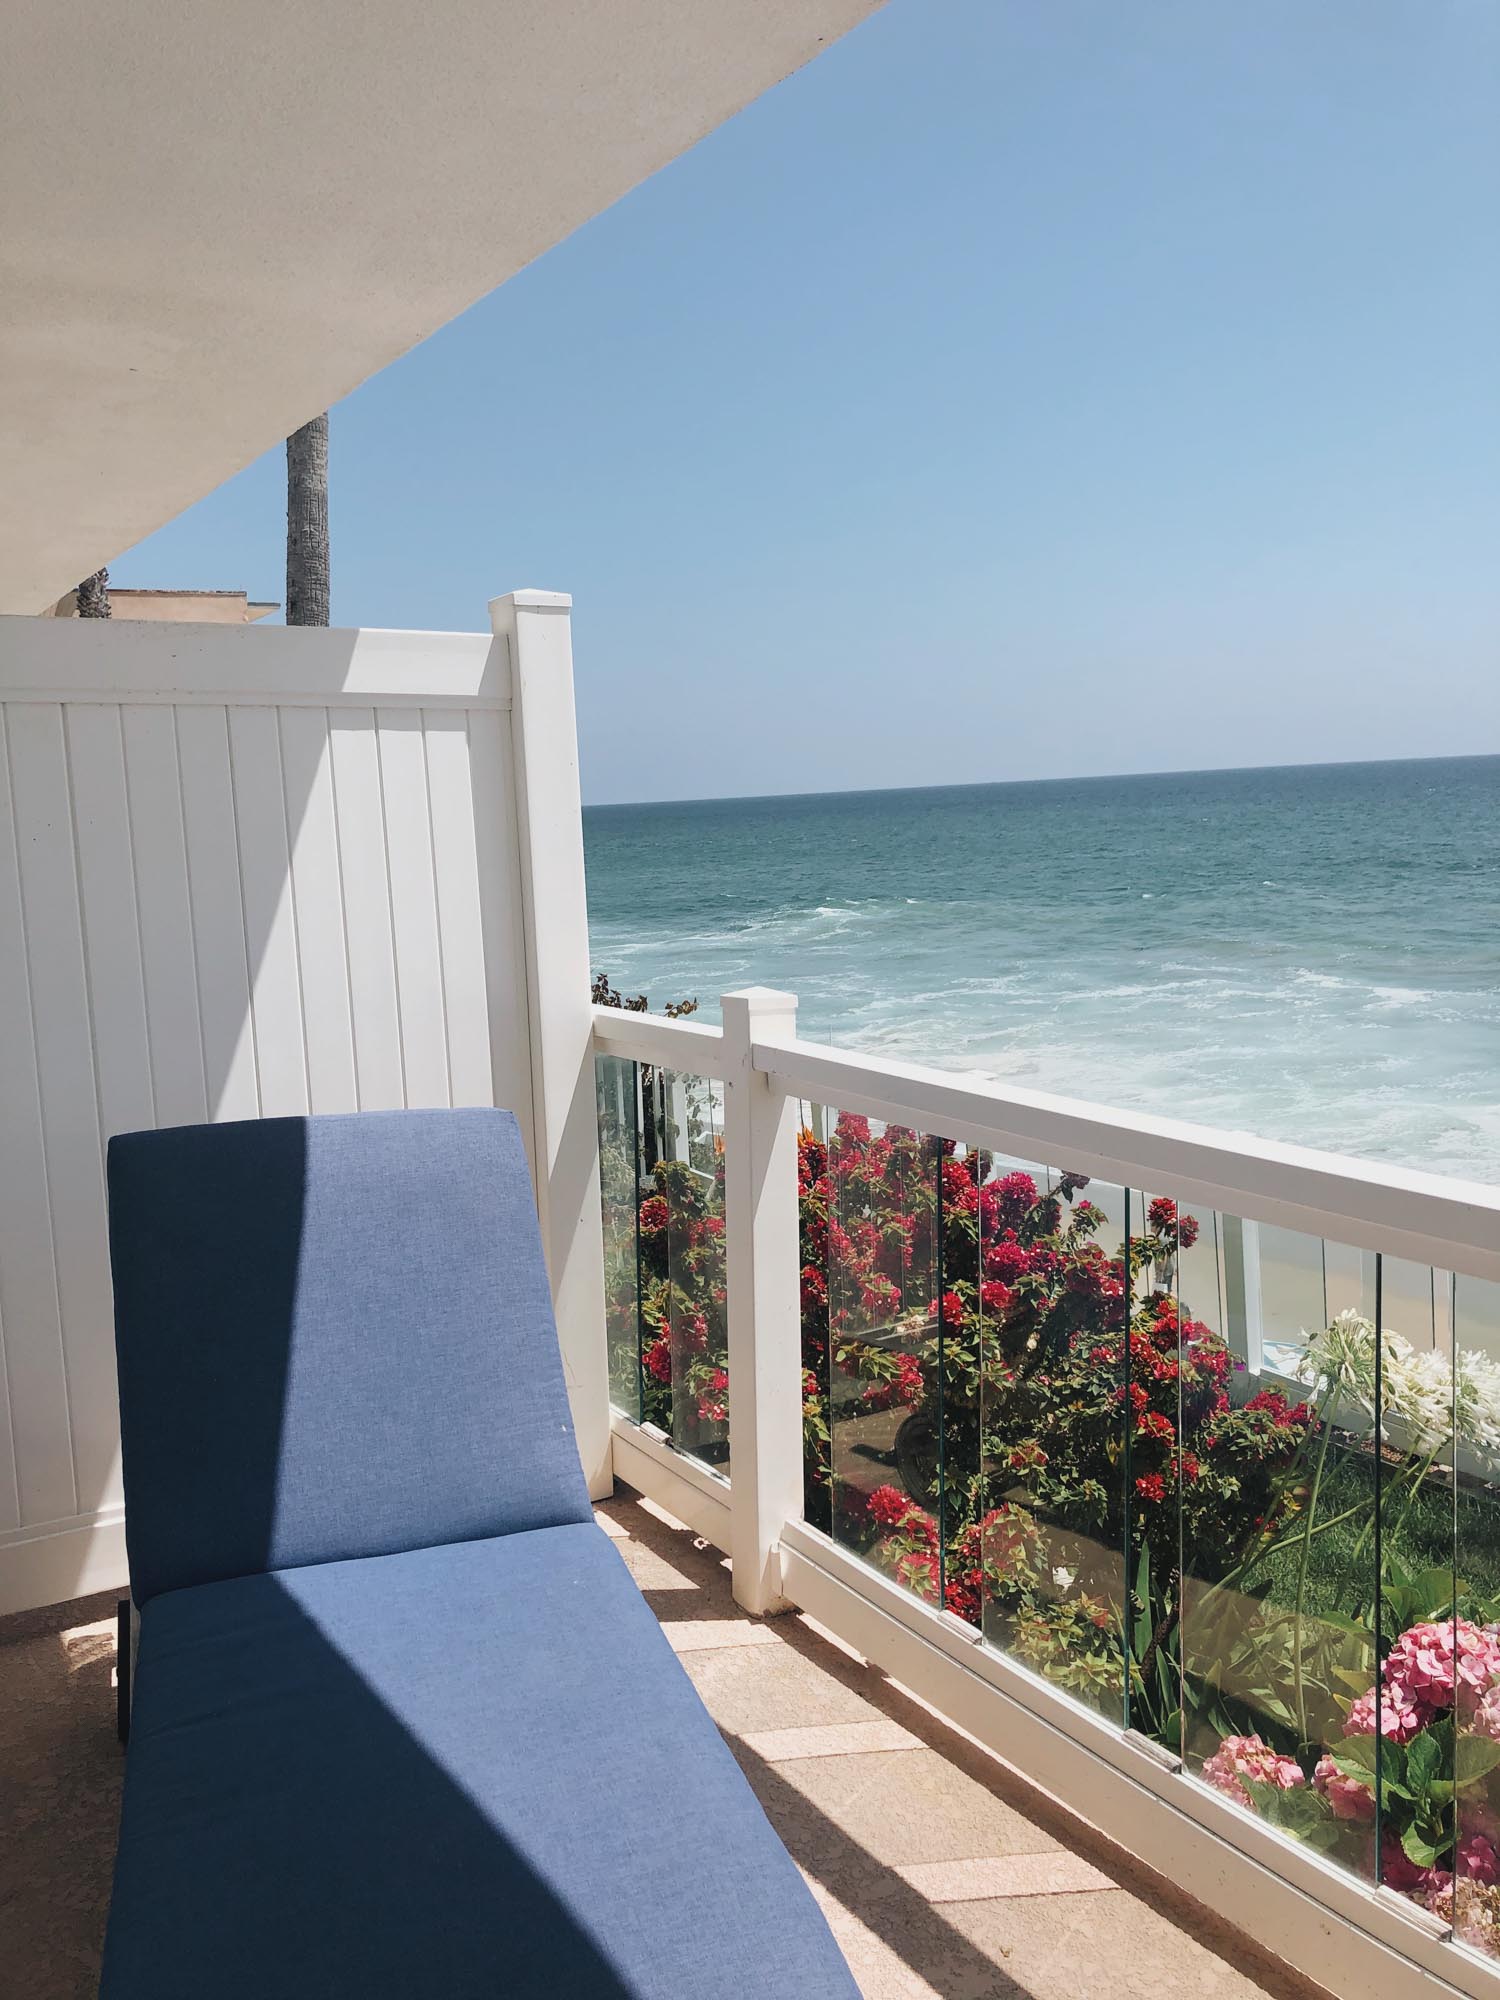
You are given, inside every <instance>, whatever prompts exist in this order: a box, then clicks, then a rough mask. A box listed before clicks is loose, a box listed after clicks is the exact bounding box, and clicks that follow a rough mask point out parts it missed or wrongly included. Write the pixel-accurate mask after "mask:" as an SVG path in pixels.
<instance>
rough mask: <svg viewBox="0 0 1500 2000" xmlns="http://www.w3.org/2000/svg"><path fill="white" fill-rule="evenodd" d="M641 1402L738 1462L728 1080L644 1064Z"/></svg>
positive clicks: (669, 1428)
mask: <svg viewBox="0 0 1500 2000" xmlns="http://www.w3.org/2000/svg"><path fill="white" fill-rule="evenodd" d="M641 1074H642V1112H641V1123H642V1130H641V1139H642V1155H643V1165H644V1166H645V1168H646V1169H647V1173H646V1181H647V1184H648V1191H647V1192H646V1193H645V1194H644V1197H643V1199H642V1202H641V1207H640V1225H639V1227H640V1271H641V1321H642V1328H641V1409H642V1415H643V1419H644V1421H646V1422H648V1423H653V1424H656V1425H657V1426H658V1427H659V1428H660V1429H662V1430H664V1431H665V1432H666V1433H667V1435H668V1436H669V1437H670V1438H671V1440H672V1442H673V1443H674V1444H675V1445H676V1446H677V1447H678V1449H679V1450H680V1451H687V1452H692V1453H693V1454H694V1456H696V1457H699V1458H702V1459H704V1460H705V1461H706V1462H707V1463H708V1464H710V1465H712V1466H714V1467H715V1469H716V1470H718V1471H721V1472H724V1473H727V1472H728V1471H729V1469H730V1445H729V1437H730V1418H729V1396H730V1386H729V1342H728V1315H727V1312H726V1305H727V1297H728V1295H727V1290H726V1280H725V1267H724V1145H723V1133H724V1106H723V1086H722V1085H720V1084H717V1083H714V1082H711V1081H710V1080H709V1079H708V1078H706V1077H697V1076H687V1075H683V1074H682V1073H680V1072H677V1071H670V1070H661V1069H651V1068H647V1067H645V1066H643V1067H642V1072H641Z"/></svg>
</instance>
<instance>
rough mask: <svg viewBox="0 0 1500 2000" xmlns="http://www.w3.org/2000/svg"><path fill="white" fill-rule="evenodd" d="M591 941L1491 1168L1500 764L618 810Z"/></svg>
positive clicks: (1086, 1072)
mask: <svg viewBox="0 0 1500 2000" xmlns="http://www.w3.org/2000/svg"><path fill="white" fill-rule="evenodd" d="M584 824H585V842H586V849H587V857H588V875H589V908H590V928H591V943H592V953H593V962H594V966H595V968H596V969H600V970H606V971H608V973H609V975H610V977H611V978H612V979H613V980H614V982H615V984H616V985H618V986H620V987H621V988H622V989H628V990H629V991H630V992H632V993H634V992H637V991H645V992H646V993H648V994H649V995H650V998H651V1002H652V1005H653V1006H654V1007H657V1008H660V1007H661V1006H662V1005H663V1004H664V1003H665V1002H667V1001H669V1000H678V999H682V998H685V997H687V996H690V995H696V996H697V997H698V998H699V1000H700V1002H701V1003H702V1004H701V1013H702V1015H703V1017H704V1018H705V1019H717V1016H718V997H719V995H720V994H721V993H723V992H726V991H728V990H730V989H731V988H733V987H736V986H740V985H745V984H748V983H760V984H763V985H769V986H781V987H788V988H790V989H791V990H792V991H793V992H795V993H796V994H797V995H798V999H799V1003H800V1007H799V1017H798V1018H799V1024H800V1027H801V1031H802V1032H803V1033H804V1034H805V1035H809V1036H812V1037H815V1038H817V1039H819V1040H827V1041H832V1042H836V1043H839V1044H841V1045H843V1046H845V1047H849V1048H857V1049H862V1050H868V1051H871V1052H874V1053H878V1054H881V1055H889V1056H900V1057H906V1058H909V1059H912V1060H916V1061H921V1062H926V1063H931V1064H934V1065H936V1066H938V1067H941V1068H946V1069H954V1070H960V1071H967V1072H971V1073H978V1074H980V1075H983V1076H986V1077H989V1078H994V1079H1000V1080H1004V1081H1007V1082H1011V1083H1016V1084H1023V1085H1026V1086H1027V1087H1029V1088H1033V1089H1038V1090H1050V1091H1058V1092H1061V1093H1063V1094H1065V1095H1068V1096H1073V1097H1083V1098H1089V1099H1092V1100H1094V1101H1095V1102H1098V1103H1104V1104H1113V1105H1118V1106H1122V1107H1128V1108H1132V1109H1140V1110H1147V1111H1154V1112H1158V1113H1161V1114H1163V1115H1167V1116H1172V1117H1180V1118H1188V1119H1192V1120H1195V1121H1198V1122H1202V1123H1207V1124H1213V1125H1218V1126H1224V1127H1228V1128H1230V1129H1231V1130H1237V1131H1245V1132H1253V1133H1257V1134H1259V1135H1261V1136H1263V1137H1267V1138H1274V1139H1286V1140H1294V1141H1297V1142H1299V1143H1301V1144H1304V1145H1312V1146H1320V1147H1327V1148H1331V1149H1333V1150H1335V1151H1339V1152H1346V1153H1354V1154H1360V1155H1364V1156H1366V1157H1372V1158H1380V1159H1386V1160H1395V1161H1400V1162H1404V1163H1406V1164H1408V1165H1412V1166H1422V1167H1427V1168H1431V1169H1433V1170H1435V1171H1438V1172H1443V1173H1453V1174H1460V1175H1463V1176H1464V1177H1466V1178H1472V1179H1479V1180H1490V1181H1500V757H1465V758H1452V759H1426V760H1423V761H1420V762H1409V763H1379V764H1338V765H1317V766H1301V767H1297V768H1288V769H1281V770H1256V771H1215V772H1200V773H1192V774H1187V775H1171V776H1163V777H1128V778H1095V779H1070V780H1060V781H1049V782H1035V783H1023V784H1004V785H974V786H952V787H943V788H940V789H933V790H920V791H885V792H837V793H829V794H826V795H820V796H810V797H796V798H762V799H726V800H712V801H704V802H695V803H674V804H665V805H640V806H601V807H595V808H591V809H590V810H589V811H588V812H586V813H585V815H584Z"/></svg>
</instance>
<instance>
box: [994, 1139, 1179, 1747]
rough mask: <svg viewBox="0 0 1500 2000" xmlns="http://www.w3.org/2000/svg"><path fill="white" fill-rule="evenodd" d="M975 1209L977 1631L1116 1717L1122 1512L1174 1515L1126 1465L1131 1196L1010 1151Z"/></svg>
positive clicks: (1124, 1599)
mask: <svg viewBox="0 0 1500 2000" xmlns="http://www.w3.org/2000/svg"><path fill="white" fill-rule="evenodd" d="M1085 1188H1087V1189H1088V1194H1087V1196H1085V1194H1084V1192H1083V1191H1084V1189H1085ZM978 1214H979V1226H980V1248H981V1255H980V1260H979V1282H978V1285H977V1290H976V1295H975V1306H974V1309H975V1312H976V1315H977V1317H978V1320H979V1324H980V1338H979V1361H980V1365H979V1385H980V1398H981V1404H982V1426H981V1428H982V1464H983V1467H984V1472H985V1484H984V1492H983V1495H982V1499H981V1502H980V1507H979V1518H978V1523H977V1528H978V1553H979V1557H980V1565H979V1574H978V1577H977V1578H975V1579H973V1580H974V1582H975V1583H976V1584H977V1588H978V1593H979V1596H980V1599H981V1615H982V1619H983V1626H984V1632H985V1636H986V1638H987V1639H988V1640H989V1641H990V1642H991V1644H993V1645H997V1646H1001V1647H1003V1648H1005V1649H1006V1650H1007V1651H1009V1652H1012V1653H1014V1654H1015V1655H1016V1657H1017V1658H1018V1659H1020V1660H1021V1661H1022V1662H1023V1663H1024V1664H1025V1665H1026V1666H1028V1667H1030V1668H1031V1669H1032V1670H1033V1671H1035V1672H1037V1673H1039V1674H1042V1675H1043V1676H1045V1678H1047V1679H1048V1680H1050V1681H1051V1682H1052V1683H1053V1684H1054V1685H1055V1686H1057V1687H1059V1688H1062V1689H1064V1690H1066V1691H1067V1692H1068V1693H1070V1694H1072V1695H1074V1696H1075V1697H1076V1698H1077V1699H1079V1700H1080V1701H1083V1702H1085V1703H1086V1704H1087V1705H1088V1706H1089V1707H1091V1708H1095V1709H1097V1710H1099V1711H1100V1712H1101V1713H1103V1714H1105V1715H1108V1716H1110V1717H1111V1718H1112V1719H1114V1720H1115V1721H1118V1722H1120V1723H1122V1724H1123V1723H1125V1722H1126V1721H1127V1720H1128V1718H1129V1703H1128V1696H1127V1669H1126V1660H1127V1654H1128V1647H1129V1643H1130V1633H1129V1629H1128V1628H1129V1624H1130V1609H1129V1598H1128V1582H1129V1577H1128V1568H1127V1541H1128V1528H1127V1523H1128V1521H1129V1519H1130V1516H1131V1512H1132V1507H1133V1505H1140V1506H1148V1505H1149V1506H1150V1507H1151V1508H1153V1509H1161V1510H1163V1515H1162V1517H1163V1518H1164V1519H1166V1518H1169V1517H1170V1509H1169V1508H1168V1506H1167V1495H1166V1491H1165V1487H1164V1485H1162V1484H1161V1482H1160V1480H1159V1476H1158V1475H1157V1473H1156V1472H1155V1470H1154V1467H1153V1466H1149V1465H1148V1464H1147V1462H1146V1461H1144V1460H1143V1462H1142V1469H1141V1471H1140V1472H1139V1475H1137V1473H1136V1472H1135V1470H1134V1469H1133V1468H1132V1464H1131V1452H1130V1431H1131V1422H1130V1415H1131V1410H1132V1395H1133V1393H1134V1391H1133V1386H1132V1381H1131V1358H1130V1348H1131V1337H1130V1329H1129V1314H1128V1312H1127V1299H1128V1294H1129V1276H1128V1273H1129V1242H1130V1226H1131V1225H1130V1213H1129V1201H1128V1198H1127V1196H1126V1195H1125V1192H1124V1190H1123V1189H1117V1188H1116V1189H1112V1188H1106V1187H1102V1186H1091V1185H1090V1184H1089V1183H1088V1182H1087V1181H1085V1180H1084V1179H1083V1177H1082V1176H1081V1175H1070V1174H1065V1173H1058V1172H1055V1171H1049V1170H1048V1169H1045V1168H1041V1167H1035V1166H1030V1165H1023V1164H1021V1163H1019V1162H1013V1161H1008V1162H997V1163H995V1164H994V1165H993V1167H992V1169H991V1171H990V1173H989V1174H988V1176H987V1177H986V1179H985V1181H984V1183H983V1185H982V1187H981V1189H980V1198H979V1205H978ZM1106 1245H1109V1246H1111V1247H1109V1248H1106ZM1137 1477H1139V1481H1140V1486H1139V1490H1138V1491H1135V1490H1134V1489H1135V1482H1136V1480H1137ZM1159 1488H1160V1490H1158V1489H1159ZM1133 1495H1134V1497H1133Z"/></svg>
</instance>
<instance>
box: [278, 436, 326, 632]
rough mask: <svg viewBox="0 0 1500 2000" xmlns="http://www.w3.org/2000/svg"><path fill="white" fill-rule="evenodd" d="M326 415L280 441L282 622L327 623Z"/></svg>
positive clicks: (290, 623)
mask: <svg viewBox="0 0 1500 2000" xmlns="http://www.w3.org/2000/svg"><path fill="white" fill-rule="evenodd" d="M328 597H329V571H328V417H327V413H326V412H325V413H324V415H322V416H321V417H314V418H313V420H312V422H311V423H310V424H304V425H303V426H302V428H301V430H300V431H293V433H292V435H291V436H290V437H289V438H288V439H287V441H286V622H287V624H288V625H326V624H327V623H328Z"/></svg>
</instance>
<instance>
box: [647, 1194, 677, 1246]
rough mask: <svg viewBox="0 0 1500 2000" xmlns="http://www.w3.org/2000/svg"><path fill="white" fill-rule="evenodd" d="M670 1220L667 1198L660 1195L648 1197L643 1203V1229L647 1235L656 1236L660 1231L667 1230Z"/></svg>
mask: <svg viewBox="0 0 1500 2000" xmlns="http://www.w3.org/2000/svg"><path fill="white" fill-rule="evenodd" d="M670 1219H671V1217H670V1214H669V1211H668V1209H667V1201H666V1196H665V1195H660V1194H652V1195H647V1197H646V1199H645V1200H644V1201H643V1202H642V1203H641V1228H642V1230H643V1231H644V1232H645V1234H646V1235H648V1236H654V1235H655V1234H656V1233H657V1231H658V1230H661V1229H665V1228H666V1226H667V1223H668V1222H669V1221H670Z"/></svg>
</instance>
